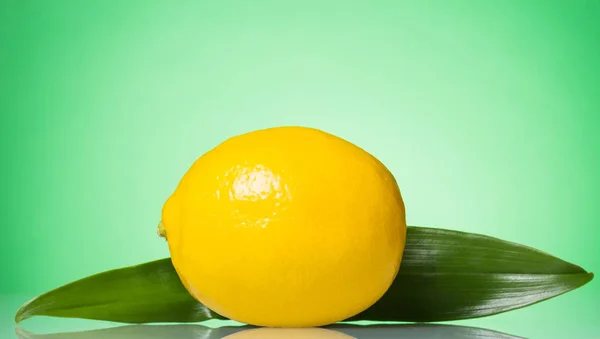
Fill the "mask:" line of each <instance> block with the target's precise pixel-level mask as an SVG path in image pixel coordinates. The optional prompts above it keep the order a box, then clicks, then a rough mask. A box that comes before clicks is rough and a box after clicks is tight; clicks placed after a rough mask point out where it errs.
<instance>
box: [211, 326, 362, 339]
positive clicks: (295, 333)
mask: <svg viewBox="0 0 600 339" xmlns="http://www.w3.org/2000/svg"><path fill="white" fill-rule="evenodd" d="M225 338H227V339H280V338H285V339H351V338H352V339H356V338H355V337H351V336H349V335H347V334H344V333H342V332H338V331H333V330H328V329H323V328H255V329H251V330H245V331H241V332H237V333H234V334H232V335H228V336H227V337H225ZM225 338H223V339H225Z"/></svg>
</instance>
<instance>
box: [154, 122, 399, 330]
mask: <svg viewBox="0 0 600 339" xmlns="http://www.w3.org/2000/svg"><path fill="white" fill-rule="evenodd" d="M161 223H162V227H164V234H165V235H166V238H167V242H168V245H169V251H170V254H171V259H172V262H173V265H174V267H175V269H176V271H177V273H178V275H179V277H180V278H181V281H182V282H183V284H184V286H185V287H186V289H187V290H188V291H189V292H190V294H191V295H192V296H193V297H194V298H196V299H197V300H198V301H199V302H201V303H203V304H204V305H206V306H207V307H209V308H210V309H212V310H213V311H215V312H217V313H219V314H221V315H222V316H225V317H227V318H230V319H233V320H236V321H239V322H242V323H247V324H252V325H256V326H269V327H307V326H322V325H327V324H331V323H334V322H338V321H341V320H344V319H347V318H349V317H351V316H354V315H356V314H358V313H360V312H361V311H363V310H365V309H367V308H368V307H369V306H371V305H372V304H374V303H375V302H376V301H377V300H378V299H379V298H381V296H383V294H384V293H385V292H386V291H387V289H388V288H389V286H390V285H391V283H392V282H393V280H394V278H395V277H396V275H397V273H398V269H399V266H400V262H401V259H402V252H403V249H404V246H405V241H406V217H405V207H404V202H403V200H402V196H401V194H400V190H399V188H398V184H397V182H396V180H395V178H394V176H393V175H392V174H391V173H390V171H389V170H388V169H387V168H386V167H385V166H384V165H383V164H382V163H381V162H380V161H379V160H378V159H376V158H375V157H374V156H372V155H371V154H369V153H368V152H367V151H365V150H363V149H361V148H360V147H358V146H356V145H354V144H352V143H351V142H349V141H346V140H344V139H342V138H340V137H337V136H335V135H332V134H329V133H327V132H324V131H321V130H318V129H314V128H308V127H297V126H286V127H274V128H268V129H263V130H257V131H253V132H249V133H246V134H242V135H238V136H235V137H232V138H230V139H227V140H226V141H224V142H222V143H221V144H219V145H217V146H216V147H215V148H213V149H212V150H210V151H209V152H207V153H205V154H204V155H202V156H201V157H200V158H198V159H197V160H196V161H195V162H194V164H193V165H192V166H191V167H190V168H189V170H188V171H187V172H186V173H185V175H184V176H183V178H182V179H181V181H180V182H179V184H178V186H177V188H176V189H175V191H174V192H173V194H172V195H171V196H170V197H169V198H168V200H167V201H166V202H165V204H164V206H163V210H162V221H161Z"/></svg>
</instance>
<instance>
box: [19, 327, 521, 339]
mask: <svg viewBox="0 0 600 339" xmlns="http://www.w3.org/2000/svg"><path fill="white" fill-rule="evenodd" d="M16 333H17V337H18V338H19V339H59V338H60V339H171V338H177V339H221V338H226V339H258V338H261V339H275V338H285V339H309V338H310V339H315V338H317V339H366V338H369V339H384V338H385V339H387V338H396V339H402V338H407V339H408V338H410V339H430V338H445V339H459V338H460V339H519V338H521V337H517V336H513V335H509V334H505V333H500V332H496V331H492V330H488V329H483V328H476V327H466V326H454V325H430V324H427V325H420V324H419V325H412V324H411V325H366V326H361V325H351V324H335V325H331V326H327V327H325V328H322V327H311V328H267V327H250V326H239V327H237V326H226V327H218V328H210V327H206V326H202V325H189V324H186V325H129V326H121V327H113V328H107V329H101V330H91V331H82V332H67V333H50V334H36V333H31V332H28V331H25V330H23V329H21V328H20V327H17V328H16Z"/></svg>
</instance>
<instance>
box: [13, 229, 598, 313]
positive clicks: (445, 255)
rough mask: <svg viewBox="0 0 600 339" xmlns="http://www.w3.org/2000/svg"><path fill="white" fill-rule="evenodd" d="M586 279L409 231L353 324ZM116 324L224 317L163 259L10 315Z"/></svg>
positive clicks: (496, 309) (467, 308)
mask: <svg viewBox="0 0 600 339" xmlns="http://www.w3.org/2000/svg"><path fill="white" fill-rule="evenodd" d="M592 278H593V274H592V273H588V272H586V271H585V270H584V269H582V268H581V267H579V266H576V265H573V264H570V263H568V262H566V261H563V260H561V259H559V258H556V257H553V256H551V255H549V254H547V253H544V252H541V251H538V250H536V249H533V248H530V247H526V246H522V245H519V244H515V243H511V242H506V241H503V240H499V239H496V238H492V237H488V236H484V235H478V234H472V233H464V232H457V231H450V230H443V229H436V228H425V227H415V226H410V227H409V228H408V233H407V242H406V247H405V250H404V255H403V259H402V264H401V267H400V272H399V274H398V276H397V277H396V279H395V281H394V283H393V284H392V286H391V287H390V289H389V290H388V291H387V293H386V294H385V295H384V296H383V297H382V298H381V299H380V300H379V301H378V302H377V303H376V304H375V305H373V306H372V307H370V308H369V309H367V310H366V311H364V312H362V313H361V314H358V315H357V316H354V317H352V318H350V319H348V321H354V320H374V321H377V320H381V321H383V320H386V321H411V322H412V321H415V322H430V321H446V320H458V319H469V318H477V317H482V316H488V315H492V314H497V313H502V312H506V311H509V310H513V309H517V308H521V307H524V306H527V305H531V304H534V303H537V302H540V301H543V300H547V299H550V298H552V297H555V296H558V295H561V294H563V293H566V292H568V291H571V290H574V289H576V288H578V287H581V286H583V285H585V284H586V283H587V282H589V281H590V280H592ZM36 315H37V316H54V317H65V318H83V319H96V320H107V321H114V322H122V323H153V322H164V323H167V322H198V321H204V320H208V319H224V318H223V317H221V316H220V315H218V314H216V313H215V312H212V311H211V310H209V309H208V308H207V307H205V306H204V305H202V304H200V303H198V302H197V301H196V300H194V299H193V298H192V297H191V295H190V294H189V293H188V292H187V291H186V290H185V288H184V287H183V285H182V284H181V281H180V280H179V277H178V275H177V273H176V272H175V269H174V268H173V266H172V264H171V261H170V259H168V258H167V259H162V260H157V261H153V262H149V263H145V264H142V265H136V266H131V267H125V268H121V269H116V270H111V271H107V272H104V273H100V274H96V275H93V276H90V277H88V278H85V279H82V280H78V281H75V282H72V283H70V284H67V285H65V286H62V287H59V288H57V289H55V290H52V291H49V292H47V293H45V294H42V295H41V296H39V297H37V298H35V299H33V300H31V301H29V302H28V303H26V304H25V305H23V306H22V307H21V308H20V309H19V311H18V312H17V314H16V316H15V321H16V322H17V323H18V322H21V321H23V320H25V319H27V318H30V317H32V316H36Z"/></svg>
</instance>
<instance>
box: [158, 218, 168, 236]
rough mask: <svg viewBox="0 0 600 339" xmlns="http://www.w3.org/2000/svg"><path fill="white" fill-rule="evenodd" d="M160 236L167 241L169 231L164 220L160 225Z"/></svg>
mask: <svg viewBox="0 0 600 339" xmlns="http://www.w3.org/2000/svg"><path fill="white" fill-rule="evenodd" d="M158 236H159V237H161V238H165V240H167V231H165V226H164V225H163V222H162V220H161V221H160V222H159V223H158Z"/></svg>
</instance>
